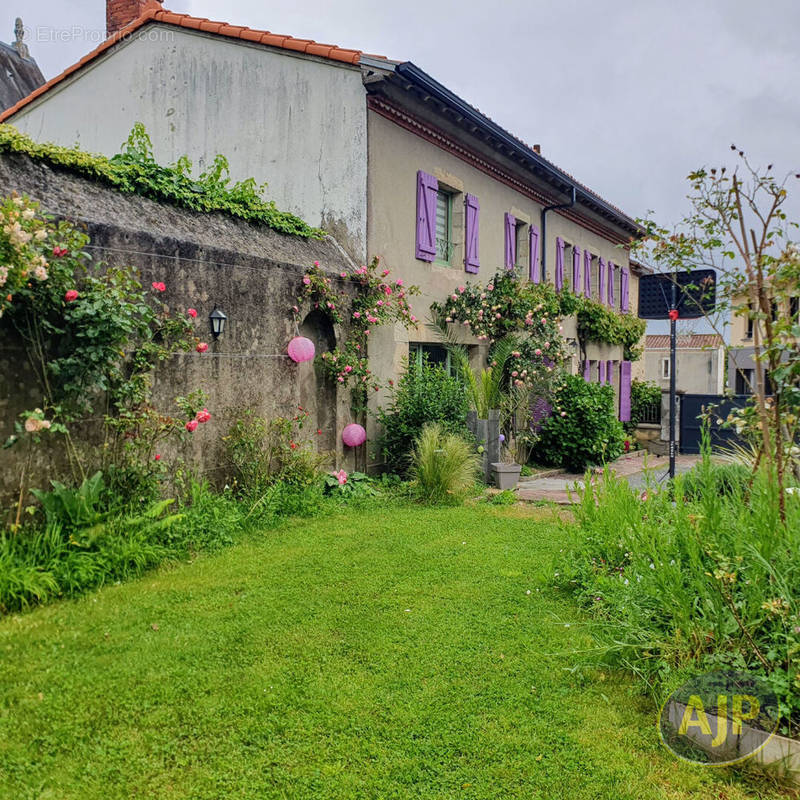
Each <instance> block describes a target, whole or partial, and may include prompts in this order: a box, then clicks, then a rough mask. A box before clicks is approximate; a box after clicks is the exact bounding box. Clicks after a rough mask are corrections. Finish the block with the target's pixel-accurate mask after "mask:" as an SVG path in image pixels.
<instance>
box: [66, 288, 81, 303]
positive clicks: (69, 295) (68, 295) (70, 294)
mask: <svg viewBox="0 0 800 800" xmlns="http://www.w3.org/2000/svg"><path fill="white" fill-rule="evenodd" d="M64 299H65V300H66V301H67V302H68V303H71V302H72V301H73V300H77V299H78V293H77V292H76V291H75V290H74V289H70V290H69V291H68V292H67V293H66V294H65V295H64Z"/></svg>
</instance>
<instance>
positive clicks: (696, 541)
mask: <svg viewBox="0 0 800 800" xmlns="http://www.w3.org/2000/svg"><path fill="white" fill-rule="evenodd" d="M687 489H690V490H691V493H689V492H687ZM786 500H787V503H786V524H783V523H782V521H781V515H780V509H779V504H778V497H777V481H776V479H775V476H774V475H770V474H769V473H768V472H767V471H766V470H765V469H762V470H761V471H759V472H758V473H757V474H756V475H755V476H754V478H753V480H752V485H747V484H745V483H743V482H741V481H735V480H734V481H727V482H726V485H725V490H724V491H722V490H721V486H720V481H719V467H718V466H716V465H715V464H714V463H713V461H712V460H711V457H710V455H709V454H708V452H706V454H705V456H704V458H703V461H702V463H701V464H700V465H699V466H698V468H697V470H696V474H694V475H692V477H691V478H690V479H688V480H687V479H684V478H683V477H681V476H678V478H677V479H676V480H675V482H674V486H673V487H661V486H658V485H656V484H651V485H649V486H647V487H646V488H645V489H644V490H642V489H641V488H632V487H631V486H629V485H628V483H627V482H626V481H625V480H624V479H620V478H616V477H614V476H613V474H611V473H610V472H609V471H606V472H605V473H604V475H603V476H602V477H599V478H595V477H593V476H587V480H586V486H585V489H583V490H581V491H580V492H579V501H580V502H579V503H578V504H577V505H576V506H575V507H574V512H575V521H576V522H577V525H574V524H571V523H570V524H568V525H567V528H566V529H567V530H568V532H569V535H570V536H571V538H572V541H571V546H568V547H565V552H568V555H567V556H566V557H565V558H563V559H561V561H560V563H559V564H558V567H557V570H558V571H557V573H556V576H557V578H556V580H557V581H558V582H559V584H560V585H561V586H563V587H564V588H568V589H569V590H571V591H573V592H574V593H575V594H576V595H577V596H578V598H579V599H580V600H581V601H583V603H585V605H586V606H588V607H589V608H590V609H591V611H592V613H593V614H594V616H595V618H596V625H594V626H593V631H594V632H595V635H596V637H597V640H598V647H599V652H600V653H601V654H602V657H603V660H604V661H611V662H612V663H614V664H616V665H619V666H622V667H625V668H627V669H630V670H631V671H633V672H634V673H636V674H637V675H639V676H640V677H641V678H642V679H643V680H644V682H645V683H646V685H647V686H649V687H650V689H651V690H652V691H653V693H654V695H656V697H657V698H658V699H661V698H662V697H664V696H666V694H667V693H668V692H669V690H670V688H674V684H676V683H677V682H678V681H680V679H681V678H683V677H685V676H687V675H690V674H694V673H700V672H704V671H707V670H711V669H714V668H723V669H724V668H731V669H739V670H748V671H751V672H754V673H758V674H760V675H763V676H764V677H765V678H766V679H767V680H768V681H769V683H770V685H771V687H772V689H773V691H774V692H775V694H776V695H777V697H778V698H779V701H780V710H781V714H782V716H783V723H782V730H783V732H784V733H790V734H795V735H796V734H797V733H798V732H800V601H798V597H800V594H799V593H798V587H799V586H800V497H798V496H795V495H794V494H790V495H788V496H787V498H786Z"/></svg>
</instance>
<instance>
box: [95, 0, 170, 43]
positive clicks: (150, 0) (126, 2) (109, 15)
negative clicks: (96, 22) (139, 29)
mask: <svg viewBox="0 0 800 800" xmlns="http://www.w3.org/2000/svg"><path fill="white" fill-rule="evenodd" d="M161 2H162V0H106V36H111V35H112V34H115V33H116V32H117V31H120V30H122V29H123V28H124V27H126V26H127V25H130V24H131V22H133V21H134V20H135V19H138V18H139V17H141V16H142V14H144V13H145V12H146V11H150V10H151V9H156V10H158V9H160V8H161Z"/></svg>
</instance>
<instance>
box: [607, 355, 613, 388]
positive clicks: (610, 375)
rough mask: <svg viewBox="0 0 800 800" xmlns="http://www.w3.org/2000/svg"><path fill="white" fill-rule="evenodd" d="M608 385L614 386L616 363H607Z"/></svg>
mask: <svg viewBox="0 0 800 800" xmlns="http://www.w3.org/2000/svg"><path fill="white" fill-rule="evenodd" d="M606 383H608V384H610V385H611V386H613V385H614V362H613V361H606Z"/></svg>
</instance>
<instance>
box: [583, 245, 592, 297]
mask: <svg viewBox="0 0 800 800" xmlns="http://www.w3.org/2000/svg"><path fill="white" fill-rule="evenodd" d="M583 295H584V297H591V296H592V254H591V253H590V252H589V251H588V250H584V251H583Z"/></svg>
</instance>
